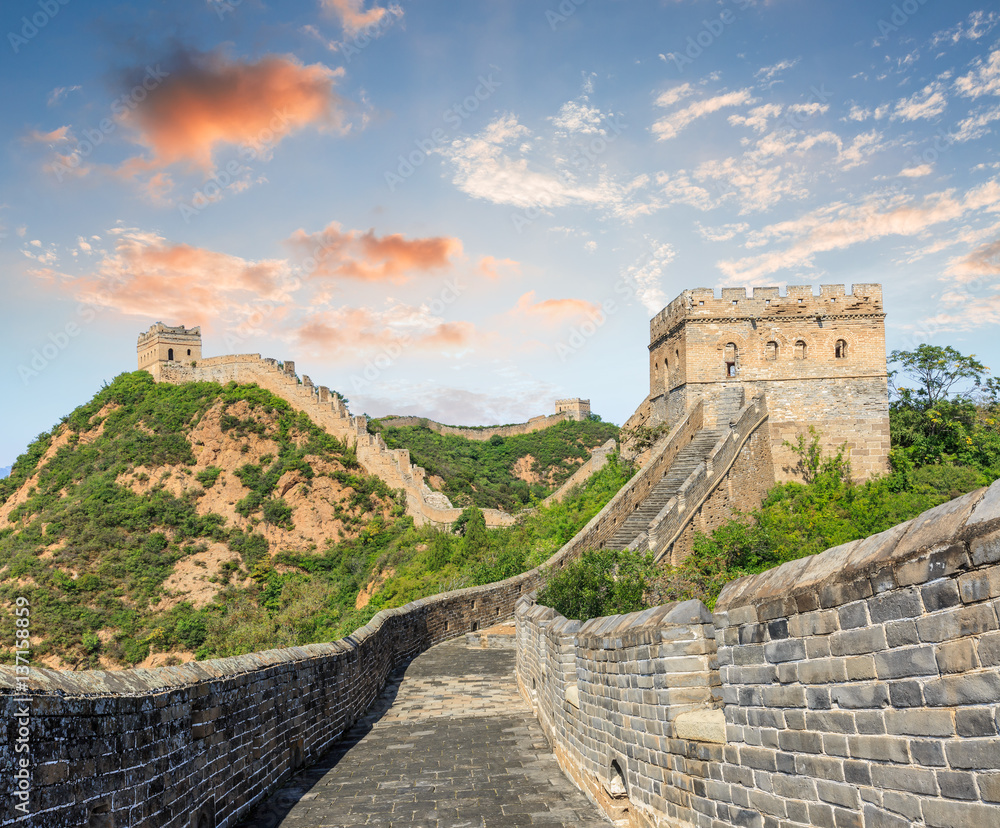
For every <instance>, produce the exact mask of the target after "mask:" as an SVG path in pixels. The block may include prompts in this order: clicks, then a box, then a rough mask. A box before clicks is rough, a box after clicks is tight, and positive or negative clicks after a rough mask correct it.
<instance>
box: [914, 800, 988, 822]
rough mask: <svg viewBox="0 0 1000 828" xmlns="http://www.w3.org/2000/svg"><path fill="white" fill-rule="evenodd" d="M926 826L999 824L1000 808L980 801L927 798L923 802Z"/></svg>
mask: <svg viewBox="0 0 1000 828" xmlns="http://www.w3.org/2000/svg"><path fill="white" fill-rule="evenodd" d="M922 810H923V816H924V822H925V823H926V825H927V828H986V826H987V825H990V826H992V825H1000V808H998V807H997V806H995V805H983V804H980V803H967V802H955V801H954V800H950V799H928V800H925V801H924V803H923V808H922Z"/></svg>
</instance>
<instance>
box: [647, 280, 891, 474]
mask: <svg viewBox="0 0 1000 828" xmlns="http://www.w3.org/2000/svg"><path fill="white" fill-rule="evenodd" d="M761 392H763V393H764V394H765V395H766V400H767V409H768V412H769V423H770V433H771V452H772V456H773V458H774V466H775V469H774V471H775V479H776V480H778V481H782V480H790V479H795V475H794V474H792V473H791V467H793V466H794V465H795V463H796V461H797V459H798V458H797V457H796V455H795V454H794V453H793V452H792V451H791V450H790V449H789V448H788V447H786V446H784V442H785V441H786V440H787V441H789V442H793V443H794V442H795V440H796V439H797V437H798V435H800V434H806V435H808V429H809V426H810V425H811V426H814V427H815V428H816V429H817V430H818V431H819V432H820V433H821V442H822V445H823V447H824V450H825V451H826V452H832V451H835V450H836V448H837V447H838V446H840V445H841V444H843V443H847V446H848V448H849V449H850V460H851V466H852V470H853V473H854V476H855V477H856V478H860V479H865V478H868V477H870V476H871V475H873V474H880V473H884V472H886V471H887V463H888V454H889V398H888V374H887V371H886V359H885V313H884V312H883V310H882V286H881V285H874V284H860V285H854V286H853V288H852V293H850V294H848V293H846V291H845V289H844V286H843V285H823V286H821V288H820V295H819V296H815V295H814V294H813V292H812V287H811V286H809V285H805V286H801V285H789V287H788V290H787V295H785V296H782V295H780V292H779V290H778V288H776V287H767V288H754V289H753V296H752V297H748V296H747V291H746V289H745V288H733V289H731V288H723V290H722V296H721V298H716V296H715V292H714V291H713V290H711V289H705V288H697V289H695V290H686V291H684V292H683V293H682V294H681V295H680V296H678V297H677V298H676V299H675V300H674V301H673V302H671V303H670V304H669V305H668V306H667V307H666V308H664V309H663V310H662V311H660V313H659V314H657V316H655V317H654V318H653V319H652V320H651V321H650V342H649V393H650V396H649V401H650V406H651V415H652V416H651V424H657V423H663V422H675V421H676V420H677V419H679V418H680V417H681V416H682V415H683V413H684V412H685V411H687V410H688V409H689V408H690V407H691V406H692V405H694V403H695V402H697V401H698V400H699V399H703V400H704V401H705V419H706V423H708V422H713V421H715V422H717V421H720V420H726V419H727V417H728V416H730V415H731V414H732V413H733V408H734V406H737V407H738V405H739V404H741V403H742V401H744V400H746V401H748V400H749V399H750V398H751V397H752V396H754V395H756V394H759V393H761ZM722 424H723V423H722V422H719V425H722Z"/></svg>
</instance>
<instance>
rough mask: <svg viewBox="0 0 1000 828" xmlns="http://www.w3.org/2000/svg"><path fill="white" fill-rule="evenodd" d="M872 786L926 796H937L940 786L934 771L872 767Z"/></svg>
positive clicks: (891, 766)
mask: <svg viewBox="0 0 1000 828" xmlns="http://www.w3.org/2000/svg"><path fill="white" fill-rule="evenodd" d="M872 784H873V785H874V786H875V787H876V788H882V789H885V790H893V791H906V792H908V793H914V794H922V795H924V796H937V792H938V784H937V778H936V777H935V775H934V771H931V770H925V769H923V768H914V767H895V766H893V765H882V764H874V765H872Z"/></svg>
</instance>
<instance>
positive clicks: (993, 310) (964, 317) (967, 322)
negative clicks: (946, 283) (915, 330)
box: [914, 293, 1000, 333]
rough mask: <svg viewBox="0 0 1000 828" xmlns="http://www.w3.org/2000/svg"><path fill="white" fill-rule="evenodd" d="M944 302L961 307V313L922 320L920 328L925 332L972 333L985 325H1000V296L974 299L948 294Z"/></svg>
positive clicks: (940, 314)
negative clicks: (949, 331)
mask: <svg viewBox="0 0 1000 828" xmlns="http://www.w3.org/2000/svg"><path fill="white" fill-rule="evenodd" d="M941 300H942V302H944V303H945V304H950V305H960V306H961V309H960V310H959V312H957V313H955V312H950V311H943V312H942V313H939V314H937V315H936V316H931V317H928V318H926V319H922V320H921V321H920V323H919V325H918V326H914V327H919V328H920V329H922V330H923V331H928V332H932V333H937V332H941V331H947V330H951V331H971V330H975V329H976V328H981V327H983V326H984V325H992V326H996V325H1000V296H998V295H994V296H983V297H972V296H968V295H966V294H963V293H960V294H954V295H951V294H948V293H945V294H944V295H943V296H942V297H941Z"/></svg>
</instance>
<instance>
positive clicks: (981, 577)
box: [958, 566, 1000, 604]
mask: <svg viewBox="0 0 1000 828" xmlns="http://www.w3.org/2000/svg"><path fill="white" fill-rule="evenodd" d="M958 588H959V592H960V593H961V595H962V601H964V602H965V603H966V604H974V603H978V602H979V601H986V600H989V599H990V598H996V597H997V596H998V595H1000V566H991V567H990V568H988V569H978V570H976V571H975V572H965V573H963V574H962V575H960V576H959V578H958Z"/></svg>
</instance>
